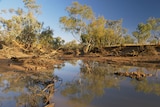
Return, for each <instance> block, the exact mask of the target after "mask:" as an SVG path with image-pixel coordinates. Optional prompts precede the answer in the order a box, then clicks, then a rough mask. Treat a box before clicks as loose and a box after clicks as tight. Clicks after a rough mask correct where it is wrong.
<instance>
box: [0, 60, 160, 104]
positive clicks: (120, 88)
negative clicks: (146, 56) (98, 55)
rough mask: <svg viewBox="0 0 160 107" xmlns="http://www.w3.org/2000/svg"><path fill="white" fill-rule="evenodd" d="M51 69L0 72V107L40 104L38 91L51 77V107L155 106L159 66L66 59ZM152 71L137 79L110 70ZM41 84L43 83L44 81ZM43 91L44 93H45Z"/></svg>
mask: <svg viewBox="0 0 160 107" xmlns="http://www.w3.org/2000/svg"><path fill="white" fill-rule="evenodd" d="M55 67H56V68H55V69H54V70H53V71H51V72H41V73H30V74H26V73H24V72H22V71H16V72H13V71H5V72H0V107H44V103H43V101H44V99H43V96H42V94H43V93H41V90H43V89H44V88H45V87H46V86H47V84H46V83H47V81H49V80H50V79H51V78H53V77H55V76H56V77H58V79H57V80H55V86H54V89H55V92H54V94H52V95H51V96H52V98H53V99H52V101H51V102H54V103H55V107H159V106H160V69H159V68H155V67H154V66H150V67H135V66H125V65H114V64H108V63H104V62H103V63H99V62H96V61H92V62H91V61H81V60H78V61H66V62H65V63H63V64H62V65H60V66H55ZM133 71H140V72H144V73H148V74H153V76H152V77H147V78H144V79H142V80H141V81H138V80H136V79H131V78H128V77H123V76H116V75H114V72H133ZM44 83H45V84H44ZM45 94H47V93H45Z"/></svg>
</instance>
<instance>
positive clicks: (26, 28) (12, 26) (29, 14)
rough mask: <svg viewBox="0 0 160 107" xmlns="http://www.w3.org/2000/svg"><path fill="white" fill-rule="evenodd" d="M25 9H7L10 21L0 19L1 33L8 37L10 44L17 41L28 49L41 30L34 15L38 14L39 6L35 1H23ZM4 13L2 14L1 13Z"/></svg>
mask: <svg viewBox="0 0 160 107" xmlns="http://www.w3.org/2000/svg"><path fill="white" fill-rule="evenodd" d="M23 3H24V6H25V9H23V8H18V9H12V8H11V9H9V10H8V12H10V14H11V18H10V19H5V18H3V17H1V18H0V23H1V27H2V29H1V32H2V33H3V35H5V37H8V38H9V39H10V40H9V41H10V42H12V40H17V41H18V42H20V43H22V44H24V45H25V48H29V47H31V46H32V45H33V43H34V42H35V41H36V39H37V36H38V32H40V30H41V27H42V25H41V23H40V22H38V20H37V19H36V17H35V15H38V14H39V13H40V6H39V5H37V4H36V1H35V0H23ZM3 13H4V12H3Z"/></svg>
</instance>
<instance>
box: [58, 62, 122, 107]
mask: <svg viewBox="0 0 160 107" xmlns="http://www.w3.org/2000/svg"><path fill="white" fill-rule="evenodd" d="M80 66H81V67H80V73H79V78H77V79H74V80H73V81H70V82H67V83H66V84H65V87H64V89H63V90H62V91H61V93H62V95H64V96H67V97H69V98H70V103H71V102H74V103H71V104H75V105H74V106H76V107H82V104H83V107H85V106H87V105H88V104H89V103H90V102H91V101H92V100H93V99H94V98H95V97H98V96H99V97H100V96H103V94H104V93H105V88H118V87H119V86H118V84H119V82H120V81H119V79H117V78H114V77H115V76H114V74H113V72H114V71H115V70H118V69H117V68H116V67H114V66H111V65H108V64H106V63H103V64H102V63H98V62H94V61H93V62H91V61H83V63H82V64H80Z"/></svg>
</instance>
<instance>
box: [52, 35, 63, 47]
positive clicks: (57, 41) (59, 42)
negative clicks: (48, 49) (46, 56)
mask: <svg viewBox="0 0 160 107" xmlns="http://www.w3.org/2000/svg"><path fill="white" fill-rule="evenodd" d="M64 42H65V40H63V39H62V38H61V37H56V38H53V47H54V49H58V48H60V47H61V46H63V45H64Z"/></svg>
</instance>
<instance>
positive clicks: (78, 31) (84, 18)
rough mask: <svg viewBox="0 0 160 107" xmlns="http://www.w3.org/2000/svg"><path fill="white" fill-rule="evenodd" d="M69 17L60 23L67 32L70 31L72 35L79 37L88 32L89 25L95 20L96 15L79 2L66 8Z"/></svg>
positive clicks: (63, 18)
mask: <svg viewBox="0 0 160 107" xmlns="http://www.w3.org/2000/svg"><path fill="white" fill-rule="evenodd" d="M66 11H67V12H68V14H69V16H63V17H61V18H60V20H59V21H60V23H61V24H62V28H63V29H64V30H65V31H69V32H71V33H72V35H73V36H74V37H75V38H77V37H76V35H79V37H80V36H81V35H82V34H83V33H85V32H86V27H87V23H89V22H90V21H91V20H92V19H93V18H94V14H93V11H92V9H91V8H90V7H89V6H87V5H81V4H79V3H78V2H73V3H72V5H71V6H68V7H67V8H66Z"/></svg>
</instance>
